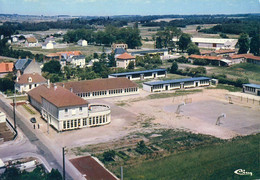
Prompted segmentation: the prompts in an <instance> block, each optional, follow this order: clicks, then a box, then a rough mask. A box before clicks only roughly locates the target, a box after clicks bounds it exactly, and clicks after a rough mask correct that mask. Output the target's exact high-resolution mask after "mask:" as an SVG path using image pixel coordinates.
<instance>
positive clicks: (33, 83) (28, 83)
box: [15, 73, 47, 93]
mask: <svg viewBox="0 0 260 180" xmlns="http://www.w3.org/2000/svg"><path fill="white" fill-rule="evenodd" d="M42 84H47V80H46V79H45V78H44V77H42V76H41V75H40V74H38V73H32V74H23V75H21V76H19V77H17V79H16V81H15V90H16V91H18V92H20V93H23V92H28V91H30V90H32V89H34V88H36V87H38V86H40V85H42Z"/></svg>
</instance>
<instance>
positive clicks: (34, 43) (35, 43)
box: [25, 37, 38, 47]
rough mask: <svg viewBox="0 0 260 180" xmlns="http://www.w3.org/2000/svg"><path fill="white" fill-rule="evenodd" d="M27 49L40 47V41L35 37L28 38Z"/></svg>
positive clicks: (26, 41)
mask: <svg viewBox="0 0 260 180" xmlns="http://www.w3.org/2000/svg"><path fill="white" fill-rule="evenodd" d="M25 46H26V47H36V46H38V40H37V39H36V38H35V37H27V38H26V40H25Z"/></svg>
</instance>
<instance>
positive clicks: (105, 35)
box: [64, 26, 142, 48]
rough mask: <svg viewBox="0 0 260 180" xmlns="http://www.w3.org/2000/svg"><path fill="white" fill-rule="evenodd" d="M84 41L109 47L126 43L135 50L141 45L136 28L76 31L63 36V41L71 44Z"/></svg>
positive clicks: (112, 27)
mask: <svg viewBox="0 0 260 180" xmlns="http://www.w3.org/2000/svg"><path fill="white" fill-rule="evenodd" d="M80 39H85V40H87V41H88V43H90V44H97V45H102V44H103V45H111V44H112V43H115V42H120V43H126V44H127V45H128V47H129V48H136V47H140V46H141V45H142V43H141V36H140V31H139V30H138V28H130V27H128V28H117V27H115V26H107V27H106V28H105V31H97V32H95V31H93V30H90V29H77V30H71V31H68V32H67V33H66V34H65V35H64V41H66V42H69V43H72V42H77V41H78V40H80Z"/></svg>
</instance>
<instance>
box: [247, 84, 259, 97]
mask: <svg viewBox="0 0 260 180" xmlns="http://www.w3.org/2000/svg"><path fill="white" fill-rule="evenodd" d="M243 92H244V93H248V94H253V95H257V96H260V84H243Z"/></svg>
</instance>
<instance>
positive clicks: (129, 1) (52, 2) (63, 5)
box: [0, 0, 260, 16]
mask: <svg viewBox="0 0 260 180" xmlns="http://www.w3.org/2000/svg"><path fill="white" fill-rule="evenodd" d="M243 13H260V0H0V14H21V15H47V16H48V15H72V16H80V15H82V16H111V15H166V14H181V15H186V14H187V15H189V14H243Z"/></svg>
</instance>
